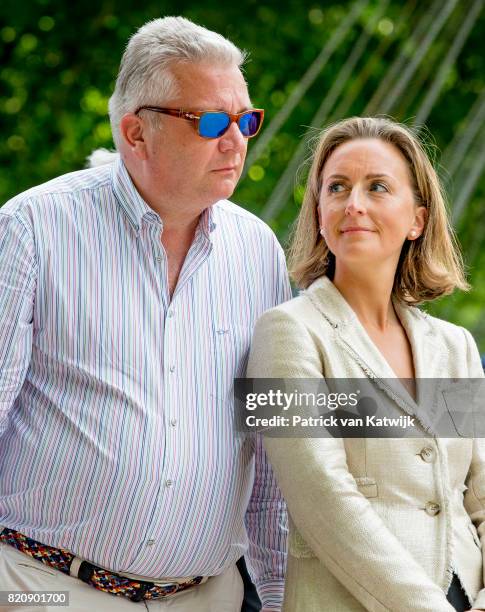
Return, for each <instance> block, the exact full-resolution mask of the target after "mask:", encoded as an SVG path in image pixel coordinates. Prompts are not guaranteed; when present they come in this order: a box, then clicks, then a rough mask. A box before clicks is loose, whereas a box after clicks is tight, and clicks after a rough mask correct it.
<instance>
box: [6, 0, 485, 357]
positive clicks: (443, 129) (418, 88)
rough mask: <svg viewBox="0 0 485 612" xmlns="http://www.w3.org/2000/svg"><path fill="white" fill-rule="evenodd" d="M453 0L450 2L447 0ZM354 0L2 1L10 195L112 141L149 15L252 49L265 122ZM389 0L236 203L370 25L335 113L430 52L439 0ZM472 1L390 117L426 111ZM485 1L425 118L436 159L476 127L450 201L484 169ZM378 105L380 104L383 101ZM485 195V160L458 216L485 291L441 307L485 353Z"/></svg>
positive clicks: (294, 131) (360, 104)
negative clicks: (112, 123)
mask: <svg viewBox="0 0 485 612" xmlns="http://www.w3.org/2000/svg"><path fill="white" fill-rule="evenodd" d="M442 4H443V6H444V5H445V2H444V0H443V3H442ZM352 6H353V2H350V1H349V0H344V1H341V2H334V1H331V0H325V1H321V2H315V1H309V0H298V1H297V0H279V1H275V0H242V1H240V2H238V3H224V5H222V4H220V3H217V2H215V1H213V0H205V1H203V0H198V1H197V2H195V1H185V2H180V1H179V2H175V1H169V2H168V1H166V0H164V1H163V2H153V1H148V2H144V3H139V2H134V1H132V0H121V1H117V2H114V0H101V1H100V2H97V3H87V2H76V3H68V2H66V1H65V0H64V1H61V0H36V1H33V0H30V1H27V2H23V3H15V2H13V1H12V0H3V2H2V3H1V5H0V57H1V61H0V128H1V135H2V138H1V139H0V202H1V203H4V202H5V201H6V200H8V198H10V197H11V196H13V195H14V194H16V193H18V192H20V191H22V190H24V189H27V188H28V187H30V186H32V185H35V184H37V183H40V182H44V181H46V180H48V179H50V178H52V177H54V176H57V175H59V174H62V173H64V172H69V171H72V170H76V169H78V168H80V167H82V166H83V165H84V164H85V158H86V156H87V155H88V154H89V153H90V152H91V151H92V150H93V149H94V148H97V147H100V146H103V147H108V148H110V147H112V140H111V133H110V127H109V122H108V118H107V101H108V98H109V96H110V93H111V91H112V89H113V85H114V81H115V78H116V73H117V69H118V65H119V60H120V57H121V54H122V52H123V49H124V46H125V44H126V42H127V39H128V37H129V36H130V35H131V34H132V33H133V32H134V31H135V30H136V29H137V28H138V27H139V26H140V25H142V24H143V23H144V22H146V21H147V20H149V19H153V18H156V17H160V16H164V15H173V14H181V15H184V16H185V17H188V18H190V19H193V20H194V21H196V22H197V23H200V24H202V25H205V26H206V27H208V28H210V29H214V30H216V31H218V32H220V33H221V34H223V35H225V36H227V37H229V38H230V39H231V40H233V41H234V42H235V43H236V44H237V45H238V46H240V47H242V48H244V49H247V50H249V51H250V61H249V62H248V63H247V66H246V78H247V80H248V83H249V87H250V92H251V95H252V98H253V103H254V104H255V105H258V106H262V107H264V108H265V109H266V117H267V118H266V125H265V127H266V128H267V126H268V125H269V124H270V122H271V119H272V117H274V116H275V115H276V113H277V112H278V110H280V109H281V108H282V106H283V105H284V104H285V102H286V101H287V100H288V96H289V95H290V94H291V92H292V91H293V90H294V88H295V87H296V86H297V85H298V83H299V81H300V79H301V78H302V76H303V74H304V73H305V72H306V70H307V69H308V67H309V66H310V64H311V63H312V62H313V60H314V59H315V58H316V57H317V56H318V54H319V52H320V50H321V49H322V46H323V45H324V44H325V43H326V42H327V41H328V40H329V38H330V37H331V36H332V35H333V34H334V33H335V31H336V29H337V28H338V27H339V25H340V24H341V23H342V20H343V19H345V17H346V16H347V15H348V13H349V11H350V10H351V8H352ZM383 6H384V3H383V1H380V0H370V1H369V2H368V3H367V5H366V6H365V8H364V9H363V11H362V13H361V15H360V17H359V19H358V20H357V21H356V23H355V24H354V26H353V27H352V29H351V30H350V31H349V33H348V35H347V36H345V38H344V39H343V40H342V41H341V43H340V44H339V46H338V48H337V49H336V51H335V53H333V55H332V56H331V58H330V60H329V61H328V62H327V64H326V65H325V66H324V68H323V70H322V71H321V73H320V74H319V76H318V78H317V79H316V80H315V82H314V83H313V85H312V86H311V87H310V88H309V90H308V91H307V92H306V94H305V95H304V97H303V98H302V100H301V101H300V102H299V104H298V105H297V107H296V108H295V110H294V111H293V112H292V113H291V115H290V117H289V118H288V120H287V121H286V122H285V123H284V125H283V126H282V129H281V130H280V131H279V132H278V133H277V135H276V136H275V137H274V138H273V139H272V140H271V142H270V143H269V145H268V146H267V147H266V149H265V151H264V152H263V154H262V155H261V157H260V158H259V159H258V160H256V161H255V162H254V164H253V165H252V167H251V168H249V169H248V175H247V177H246V178H245V180H244V181H242V182H241V184H240V186H239V188H238V190H237V192H236V194H235V195H234V198H233V199H234V200H235V201H237V202H240V203H242V204H243V205H244V206H245V207H247V208H248V209H250V210H252V211H254V212H256V213H261V211H262V210H263V208H264V205H265V203H266V202H267V201H268V198H269V196H270V194H271V192H272V190H273V189H274V187H275V185H276V184H277V181H278V179H279V177H280V176H281V174H282V173H283V171H284V169H285V167H286V165H287V164H288V162H289V161H290V159H291V157H292V155H293V153H294V151H295V150H296V147H297V146H298V144H299V142H300V141H301V138H302V137H303V135H304V134H305V131H306V127H305V126H308V125H310V124H311V122H312V118H313V115H314V114H315V112H316V110H317V108H318V107H319V105H320V103H321V101H322V99H323V98H324V97H325V96H326V95H327V93H328V91H329V89H330V88H331V87H332V85H333V84H334V83H335V82H336V81H338V79H339V78H343V77H342V76H341V73H340V71H341V69H342V66H343V65H344V63H345V62H346V60H347V58H348V57H349V55H350V54H351V53H352V50H353V49H355V46H356V45H357V44H359V42H358V41H359V39H360V37H361V36H362V34H363V33H364V32H366V31H367V32H368V41H367V44H366V46H365V50H364V52H363V55H362V57H361V58H360V59H359V61H358V63H357V64H356V66H355V67H354V69H353V70H352V72H351V74H350V76H349V78H346V79H345V82H344V83H342V92H341V95H340V96H339V98H338V100H337V101H336V104H335V105H334V107H332V109H331V112H330V114H329V116H328V117H327V120H333V119H336V118H339V108H342V104H345V103H346V102H347V101H348V102H349V104H348V108H347V109H346V111H345V114H346V115H349V114H362V112H363V110H364V108H365V107H366V105H367V103H368V101H369V100H370V99H371V98H372V96H373V94H374V93H375V92H376V90H377V88H378V87H379V84H380V82H381V81H382V80H383V79H386V78H387V76H388V69H389V67H390V66H391V64H392V62H393V60H394V59H395V58H396V57H397V55H398V54H399V53H401V51H403V52H404V53H405V57H406V58H407V60H406V62H407V63H409V62H410V61H412V58H413V57H414V55H415V54H416V53H418V52H419V49H420V45H422V44H423V39H422V36H421V37H418V36H417V32H418V31H419V27H420V26H419V24H420V23H422V22H423V20H424V19H425V18H426V16H427V15H428V16H429V15H431V12H432V10H433V7H434V6H435V3H432V2H431V1H428V2H421V1H418V0H408V1H407V2H403V1H401V0H390V1H389V2H388V3H387V6H386V7H385V9H384V13H383V15H382V16H381V17H380V18H379V19H378V20H377V21H375V20H374V16H375V14H376V11H378V10H379V7H383ZM472 6H473V3H472V0H457V1H456V4H455V6H454V8H453V10H452V11H451V13H450V16H449V18H448V19H447V21H446V23H445V24H444V26H443V28H442V30H441V32H440V34H439V35H438V36H437V37H436V39H435V40H434V41H433V43H432V45H431V47H430V48H429V50H428V51H427V52H426V54H425V55H424V57H423V60H422V62H420V64H419V68H418V70H417V71H416V73H415V74H414V76H413V78H412V80H411V81H410V82H409V84H408V85H407V87H406V88H405V90H404V91H403V92H402V94H401V95H400V96H399V99H398V101H397V103H396V105H395V106H394V107H393V108H392V111H391V112H390V114H391V115H392V116H394V117H396V118H397V119H399V120H402V121H407V122H412V120H413V117H415V116H416V115H417V114H418V112H419V109H420V106H421V104H422V101H423V99H424V97H425V95H426V93H427V92H428V91H429V89H430V87H431V86H432V83H433V79H434V78H435V75H436V74H437V72H438V70H439V67H440V66H441V65H442V63H443V60H444V57H445V56H446V53H447V51H448V50H449V49H450V46H451V45H452V43H453V41H454V40H455V38H456V36H457V35H458V32H459V28H460V25H461V24H462V23H463V21H464V19H465V18H466V15H467V14H468V13H469V11H470V10H472ZM483 13H484V11H483V6H482V10H481V12H480V13H479V14H478V15H477V17H476V19H475V20H474V24H473V27H472V29H471V32H470V34H469V35H468V37H467V39H466V42H465V44H464V46H463V48H462V50H461V52H460V54H459V56H458V58H457V60H456V62H455V63H454V64H453V65H452V66H450V67H449V69H448V70H447V71H446V78H445V82H444V85H443V87H442V89H441V93H440V96H439V97H438V99H437V101H436V103H435V104H434V106H433V108H432V110H431V113H430V114H429V116H428V118H427V120H426V124H427V126H428V128H429V132H430V133H431V134H432V137H433V140H434V144H433V147H434V149H435V151H436V157H437V163H439V161H440V156H439V155H440V154H439V152H440V151H444V150H446V151H447V159H449V158H450V157H452V156H453V143H454V142H458V141H459V139H460V137H461V135H463V134H464V133H465V132H466V130H467V129H468V130H470V129H472V130H473V131H474V134H475V136H474V139H473V140H472V141H471V143H470V145H469V146H468V147H467V149H466V155H465V156H464V158H463V159H462V160H461V161H460V163H459V165H458V167H457V169H456V171H455V172H454V173H453V174H452V176H449V175H448V176H447V173H446V167H444V168H441V170H440V171H441V173H442V175H443V176H444V178H445V183H446V185H447V188H448V193H449V199H450V204H451V206H453V202H454V200H455V199H456V198H457V197H459V195H460V194H463V193H464V190H466V189H467V188H468V187H467V185H468V183H469V182H470V173H471V172H473V171H476V168H477V166H476V164H477V160H479V159H480V157H482V156H483V155H484V154H485V152H484V148H483V144H482V143H483V141H484V136H485V132H484V126H483V117H482V118H481V120H480V121H481V122H480V121H478V120H476V121H475V123H476V125H474V124H473V121H471V119H470V117H469V111H470V109H471V108H472V107H473V105H474V103H475V101H476V100H477V98H478V96H480V95H483V91H484V75H485V65H484V63H485V62H484V54H483V51H482V50H483V36H484V34H485V27H484V26H485V23H484V21H485V17H484V14H483ZM430 27H431V23H430ZM428 29H429V28H428ZM389 88H391V83H390V84H389ZM384 99H385V97H384ZM350 102H351V103H350ZM375 110H376V111H377V112H378V111H379V108H377V109H375ZM470 122H471V124H470ZM454 138H455V141H454V140H453V139H454ZM450 143H452V145H451V146H450ZM251 146H254V145H251ZM448 146H450V148H449V149H447V147H448ZM444 161H445V160H444ZM474 168H475V170H474ZM482 168H483V166H482ZM302 193H303V189H302V186H301V184H296V183H295V188H294V189H293V192H292V193H291V192H290V194H289V197H288V200H287V201H285V202H281V204H282V207H281V209H280V211H279V213H278V214H277V215H276V216H275V218H272V219H270V223H271V225H272V226H273V228H274V229H275V231H276V232H277V234H278V236H279V237H280V239H281V240H282V241H283V242H284V241H285V240H286V238H287V236H288V232H289V228H290V225H291V223H292V221H293V219H294V218H295V216H296V214H297V211H298V206H299V205H300V203H301V199H302ZM484 196H485V181H484V177H483V172H481V173H479V178H478V181H476V183H475V185H474V187H473V189H472V194H471V197H470V198H469V199H468V202H467V206H466V209H465V210H464V212H463V214H462V215H461V217H460V219H459V222H458V224H457V228H456V229H457V231H458V235H459V238H460V241H461V244H462V246H463V251H464V256H465V259H466V262H467V267H468V270H469V276H470V280H471V282H472V284H473V287H474V288H473V291H472V292H470V293H468V294H464V293H457V294H456V295H454V296H452V297H451V298H446V299H444V300H441V301H439V302H438V303H436V304H434V305H433V306H432V307H431V308H430V310H432V312H433V313H435V314H437V315H438V316H442V317H444V318H447V319H449V320H452V321H454V322H457V323H459V324H462V325H465V326H466V327H468V328H469V329H471V330H472V331H473V333H474V334H475V336H476V338H477V340H478V341H479V344H480V348H481V350H482V351H485V316H484V304H485V249H484V248H483V246H484V235H485V233H484V226H485V207H484V206H483V203H484Z"/></svg>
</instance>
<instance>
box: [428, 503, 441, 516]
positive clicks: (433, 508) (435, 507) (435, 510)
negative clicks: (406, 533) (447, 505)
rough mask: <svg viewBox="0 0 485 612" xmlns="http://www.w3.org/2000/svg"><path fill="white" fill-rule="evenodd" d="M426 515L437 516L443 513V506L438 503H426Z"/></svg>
mask: <svg viewBox="0 0 485 612" xmlns="http://www.w3.org/2000/svg"><path fill="white" fill-rule="evenodd" d="M424 509H425V511H426V514H429V515H430V516H436V515H437V514H439V513H440V511H441V506H440V505H439V504H437V503H436V502H426V506H425V507H424Z"/></svg>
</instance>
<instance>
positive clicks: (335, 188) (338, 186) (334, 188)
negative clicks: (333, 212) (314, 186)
mask: <svg viewBox="0 0 485 612" xmlns="http://www.w3.org/2000/svg"><path fill="white" fill-rule="evenodd" d="M343 190H344V186H343V185H342V183H331V184H330V185H329V186H328V192H329V193H339V192H340V191H343Z"/></svg>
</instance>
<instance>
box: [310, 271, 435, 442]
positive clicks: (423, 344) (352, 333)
mask: <svg viewBox="0 0 485 612" xmlns="http://www.w3.org/2000/svg"><path fill="white" fill-rule="evenodd" d="M304 293H305V295H307V297H308V298H309V299H310V300H311V302H312V304H313V305H314V307H315V308H316V309H317V310H318V311H319V312H320V313H321V314H322V315H323V317H324V318H325V319H326V320H327V321H328V322H329V323H330V324H331V325H332V327H333V328H334V329H335V331H336V338H337V341H338V342H339V343H340V345H341V346H342V348H343V349H344V350H345V351H346V352H347V354H348V355H349V357H350V358H351V359H352V360H353V361H354V362H355V363H356V364H357V365H358V366H359V367H360V369H361V370H362V374H363V376H365V377H368V378H370V379H372V380H373V381H374V382H375V384H376V385H377V386H378V387H380V388H381V390H382V391H383V392H384V393H386V394H387V395H388V396H389V397H390V398H391V399H392V400H393V401H394V402H396V404H397V405H398V406H399V407H400V408H401V409H402V410H403V411H404V412H406V413H407V414H409V415H411V416H415V417H417V418H418V420H419V421H420V423H421V425H422V427H423V428H424V429H425V430H426V431H427V432H428V433H431V434H432V433H433V432H432V427H431V423H430V419H429V418H428V415H429V416H431V415H430V413H429V412H428V410H427V409H426V407H431V406H433V405H434V403H435V400H436V397H435V390H436V385H433V384H431V385H430V384H427V385H426V384H425V385H420V384H419V380H418V379H419V378H438V377H439V376H440V372H443V360H444V359H446V351H444V349H443V347H441V345H440V343H439V342H438V341H437V340H436V337H435V335H434V334H433V332H432V328H431V325H430V324H429V322H428V321H427V320H426V319H427V316H428V315H427V314H426V313H423V312H422V311H420V310H419V309H417V308H415V307H412V306H406V305H401V304H398V303H395V304H394V306H395V309H396V312H397V314H398V316H399V319H400V321H401V323H402V325H403V327H404V329H405V331H406V334H407V336H408V339H409V343H410V345H411V350H412V355H413V361H414V369H415V376H416V379H417V380H416V393H417V402H415V401H414V400H413V398H412V397H411V396H410V395H409V393H408V392H407V391H406V389H405V388H404V387H403V385H402V384H401V383H400V381H399V380H398V379H397V377H396V374H395V373H394V371H393V370H392V368H391V367H390V365H389V364H388V362H387V360H386V359H385V358H384V356H383V355H382V353H381V352H380V351H379V349H378V348H377V346H376V345H375V344H374V342H373V341H372V340H371V338H370V337H369V335H368V334H367V332H366V330H365V328H364V327H363V325H362V324H361V322H360V321H359V318H358V317H357V315H356V314H355V312H354V311H353V310H352V308H351V307H350V306H349V304H348V303H347V301H346V300H345V298H344V297H343V296H342V295H341V293H340V292H339V291H338V289H337V288H336V287H335V285H334V284H333V283H332V282H331V281H330V279H329V278H327V277H322V278H320V279H318V280H317V281H315V282H314V283H313V284H312V285H311V286H310V287H309V288H308V290H307V291H306V292H304ZM433 390H434V391H433ZM419 405H421V406H422V408H421V409H420V408H419ZM423 408H424V410H423ZM431 412H432V411H431Z"/></svg>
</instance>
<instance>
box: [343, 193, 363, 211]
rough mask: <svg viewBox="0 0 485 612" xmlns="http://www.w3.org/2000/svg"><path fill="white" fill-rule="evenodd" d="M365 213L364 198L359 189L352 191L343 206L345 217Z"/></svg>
mask: <svg viewBox="0 0 485 612" xmlns="http://www.w3.org/2000/svg"><path fill="white" fill-rule="evenodd" d="M366 212H367V208H366V205H365V196H364V194H363V193H362V191H360V190H359V189H356V188H354V189H352V191H351V192H350V194H349V199H348V200H347V204H346V206H345V214H346V215H364V214H365V213H366Z"/></svg>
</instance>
